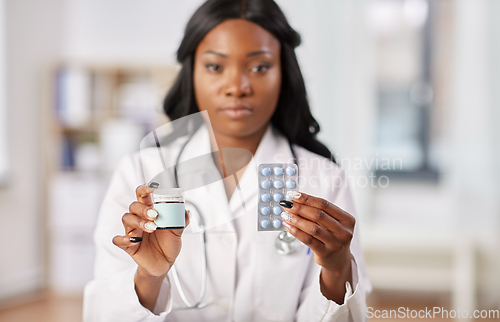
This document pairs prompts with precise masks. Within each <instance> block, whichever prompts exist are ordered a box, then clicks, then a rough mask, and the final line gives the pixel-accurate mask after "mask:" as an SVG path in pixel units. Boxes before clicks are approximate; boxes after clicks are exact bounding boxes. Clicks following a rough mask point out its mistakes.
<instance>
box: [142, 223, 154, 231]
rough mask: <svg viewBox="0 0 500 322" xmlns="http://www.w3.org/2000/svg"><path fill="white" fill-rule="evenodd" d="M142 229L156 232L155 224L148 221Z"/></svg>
mask: <svg viewBox="0 0 500 322" xmlns="http://www.w3.org/2000/svg"><path fill="white" fill-rule="evenodd" d="M144 228H146V229H149V230H156V224H155V223H154V222H152V221H148V222H147V223H145V224H144Z"/></svg>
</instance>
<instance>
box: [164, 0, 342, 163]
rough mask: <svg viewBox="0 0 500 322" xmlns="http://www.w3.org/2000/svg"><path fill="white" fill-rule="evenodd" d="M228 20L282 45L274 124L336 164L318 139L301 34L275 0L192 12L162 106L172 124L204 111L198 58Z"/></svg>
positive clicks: (216, 4) (232, 1) (216, 3)
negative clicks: (247, 24) (252, 26)
mask: <svg viewBox="0 0 500 322" xmlns="http://www.w3.org/2000/svg"><path fill="white" fill-rule="evenodd" d="M228 19H245V20H248V21H251V22H253V23H256V24H258V25H259V26H261V27H262V28H264V29H266V30H267V31H268V32H270V33H271V34H272V35H273V36H274V37H276V38H277V39H278V40H279V42H280V44H281V70H282V81H281V90H280V96H279V99H278V103H277V107H276V111H275V113H274V115H273V116H272V117H271V123H272V124H273V126H274V127H275V128H277V129H278V130H279V131H280V132H281V133H283V135H285V136H286V137H287V138H288V140H289V141H290V143H292V144H297V145H299V146H302V147H304V148H306V149H307V150H309V151H311V152H314V153H316V154H319V155H321V156H324V157H325V158H328V159H330V160H332V161H333V162H335V158H334V156H333V154H332V153H331V152H330V150H329V149H328V148H327V147H326V146H325V145H324V144H322V143H321V142H319V141H318V140H317V139H316V135H317V134H318V132H319V131H320V126H319V124H318V122H316V120H315V119H314V117H313V116H312V114H311V110H310V108H309V103H308V100H307V94H306V87H305V84H304V79H303V77H302V73H301V72H300V68H299V65H298V62H297V57H296V55H295V51H294V49H295V48H296V47H297V46H299V45H300V43H301V39H300V35H299V34H298V33H297V32H296V31H295V30H294V29H292V27H290V25H289V24H288V21H287V20H286V18H285V16H284V14H283V12H282V11H281V9H280V8H279V7H278V5H277V4H276V3H275V2H274V1H273V0H208V1H207V2H205V3H204V4H203V5H202V6H201V7H200V8H198V10H197V11H196V12H195V13H194V14H193V16H192V17H191V19H190V20H189V22H188V24H187V26H186V29H185V31H184V39H183V40H182V42H181V44H180V46H179V49H178V50H177V61H178V62H179V63H181V64H182V68H181V70H180V72H179V74H178V76H177V79H176V80H175V83H174V85H173V86H172V88H171V89H170V91H169V92H168V94H167V96H166V97H165V100H164V102H163V109H164V110H165V113H166V114H167V115H168V117H169V118H170V119H171V120H176V119H179V118H181V117H184V116H187V115H190V114H193V113H197V112H199V109H198V106H197V104H196V99H195V95H194V86H193V70H194V56H195V52H196V48H197V47H198V44H199V43H200V42H201V40H202V39H203V37H204V36H205V35H206V34H207V33H208V32H209V31H210V30H212V29H213V28H214V27H216V26H217V25H218V24H220V23H222V22H223V21H225V20H228Z"/></svg>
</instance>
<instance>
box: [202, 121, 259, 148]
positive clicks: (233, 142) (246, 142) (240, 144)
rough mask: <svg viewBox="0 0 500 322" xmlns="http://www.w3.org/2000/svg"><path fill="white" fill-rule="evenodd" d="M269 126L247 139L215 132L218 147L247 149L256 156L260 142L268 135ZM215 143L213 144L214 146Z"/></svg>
mask: <svg viewBox="0 0 500 322" xmlns="http://www.w3.org/2000/svg"><path fill="white" fill-rule="evenodd" d="M266 130H267V125H266V126H263V127H262V129H259V130H258V131H257V132H255V133H253V134H251V135H248V136H245V137H234V136H228V135H225V134H223V133H219V132H216V131H214V136H215V141H216V143H217V147H218V148H219V149H222V148H240V149H246V150H248V151H250V152H251V153H252V155H255V152H256V151H257V148H258V147H259V143H260V140H262V137H263V136H264V134H265V133H266ZM213 143H214V142H212V144H213Z"/></svg>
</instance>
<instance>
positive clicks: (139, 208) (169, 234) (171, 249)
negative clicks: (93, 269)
mask: <svg viewBox="0 0 500 322" xmlns="http://www.w3.org/2000/svg"><path fill="white" fill-rule="evenodd" d="M156 188H158V183H155V182H152V183H150V184H149V185H146V184H144V185H141V186H139V187H137V189H136V190H135V192H136V196H137V201H134V202H132V203H131V204H130V207H129V212H127V213H125V214H124V215H123V217H122V222H123V226H124V228H125V236H120V235H117V236H115V237H114V238H113V244H115V245H116V246H118V247H120V248H122V249H123V250H125V251H126V252H127V253H128V254H129V255H130V256H131V257H132V258H133V259H134V261H135V262H136V263H137V265H139V267H138V270H139V269H140V270H141V273H143V274H147V275H149V276H151V277H162V276H165V275H166V274H167V273H168V271H169V270H170V268H171V267H172V265H173V264H174V261H175V259H176V258H177V256H179V253H180V251H181V245H182V242H181V236H182V233H183V231H184V229H165V230H156V224H155V223H154V220H155V219H156V217H157V216H158V212H157V211H156V210H155V209H154V208H153V200H152V198H151V193H152V192H153V191H154V189H156ZM188 215H189V210H186V213H185V216H186V226H187V225H188V224H189V216H188ZM141 238H142V241H141ZM134 240H135V242H134Z"/></svg>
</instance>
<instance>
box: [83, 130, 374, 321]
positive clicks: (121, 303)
mask: <svg viewBox="0 0 500 322" xmlns="http://www.w3.org/2000/svg"><path fill="white" fill-rule="evenodd" d="M183 140H184V139H183V138H180V139H178V140H177V141H174V142H172V143H171V144H170V145H169V146H168V147H166V148H162V149H164V150H163V154H164V157H165V160H164V162H165V163H167V164H168V165H173V164H174V163H175V158H176V157H177V154H178V151H179V149H180V146H181V144H182V142H184V141H183ZM153 150H155V149H154V148H153ZM153 150H152V153H151V155H150V156H148V154H147V151H143V155H142V162H141V153H139V152H137V153H135V154H132V155H129V156H127V157H126V158H124V159H123V160H122V161H121V163H120V164H119V166H118V167H117V168H116V170H115V172H114V174H113V177H112V179H111V183H110V186H109V189H108V191H107V193H106V196H105V197H104V201H103V204H102V207H101V210H100V213H99V219H98V223H97V227H96V229H95V233H94V241H95V246H96V262H95V272H94V275H95V276H94V280H92V281H91V282H89V283H88V284H87V285H86V287H85V292H84V312H83V314H84V321H85V322H95V321H103V322H104V321H106V322H109V321H120V322H126V321H148V322H149V321H150V322H154V321H217V322H220V321H238V322H239V321H259V322H262V321H300V322H306V321H307V322H316V321H318V322H319V321H356V322H357V321H365V320H366V317H365V312H366V301H365V297H366V293H367V292H369V291H370V290H371V286H370V283H369V281H368V278H367V276H366V273H365V268H364V259H363V253H362V250H361V247H360V243H359V236H358V229H357V228H356V229H355V232H354V237H353V240H352V243H351V252H352V254H353V258H352V261H351V262H352V274H353V285H354V287H351V285H350V284H349V283H346V289H347V292H346V294H345V301H344V304H342V305H338V304H337V303H335V302H333V301H330V300H328V299H327V298H325V297H324V296H323V295H322V293H321V291H320V280H319V276H320V268H321V267H320V266H319V265H317V264H316V262H315V261H314V255H313V253H312V251H311V252H310V253H309V254H308V249H307V247H305V246H303V247H302V248H301V249H300V250H299V252H297V253H295V254H292V255H286V256H285V255H280V254H278V253H277V252H276V248H275V241H276V237H277V235H278V233H279V232H258V231H257V218H256V217H257V215H256V214H257V212H256V208H252V207H251V206H252V202H253V201H256V202H257V200H258V196H257V195H258V186H257V171H256V168H255V167H256V166H257V165H258V164H260V163H276V162H291V160H292V154H291V151H290V148H289V146H288V142H287V140H286V138H285V137H284V136H283V135H281V134H280V133H279V132H278V131H277V130H275V129H274V128H273V127H272V126H271V125H269V127H268V129H267V131H266V133H265V135H264V136H263V138H262V140H261V142H260V145H259V147H258V149H257V151H256V154H255V156H254V160H253V162H254V163H253V166H252V165H249V166H248V167H247V169H246V170H245V172H244V175H243V176H242V178H241V179H240V182H239V184H240V188H241V193H236V192H235V193H234V194H233V195H232V197H231V199H230V201H229V203H228V200H227V197H226V193H225V190H224V186H223V182H222V181H218V182H215V183H213V184H211V185H210V186H206V187H202V188H200V189H195V190H193V191H191V193H189V192H188V193H186V200H191V201H194V202H196V204H197V205H198V207H201V209H202V213H203V215H204V217H205V218H206V217H210V215H209V214H211V213H212V214H214V213H217V214H218V216H219V217H218V218H223V217H226V218H236V219H234V220H226V221H225V222H223V223H222V224H220V225H217V226H215V227H213V228H210V229H209V230H207V238H206V252H207V265H208V281H207V290H206V295H205V302H208V303H210V304H209V305H208V306H207V307H205V308H203V309H190V310H185V309H184V310H183V309H182V308H183V307H185V305H184V304H183V302H182V300H181V298H180V296H179V292H178V290H177V288H176V286H175V283H174V282H173V281H174V279H173V277H172V271H170V272H169V273H168V275H167V278H165V280H164V281H163V284H162V287H161V290H160V295H159V297H158V301H157V303H156V306H155V308H154V310H153V312H151V311H150V310H148V309H146V308H144V307H143V306H142V305H141V304H140V302H139V300H138V297H137V295H136V293H135V289H134V274H135V271H136V268H137V264H136V263H135V262H134V261H133V260H132V258H131V257H130V256H129V255H128V254H127V253H126V252H125V251H123V250H122V249H120V248H118V247H116V246H115V245H113V243H112V238H113V237H114V236H115V235H123V233H124V229H123V226H122V221H121V217H122V216H123V214H124V213H126V212H128V207H129V205H130V203H132V202H133V201H134V200H135V199H136V196H135V189H136V187H137V186H138V185H140V184H143V183H145V182H148V181H149V180H151V179H152V178H153V176H154V175H155V174H157V173H158V171H159V168H158V165H159V161H158V159H159V158H156V160H154V159H155V158H154V156H153V155H154V153H156V156H158V151H156V152H153ZM210 150H211V147H210V141H209V135H208V131H207V130H206V128H205V126H202V127H201V128H200V130H198V131H197V132H196V134H195V135H194V136H193V138H192V139H191V141H190V142H189V143H188V144H187V146H186V148H185V150H184V151H183V153H182V157H181V161H182V160H188V159H189V158H192V157H196V156H198V155H201V154H203V153H209V152H211V151H210ZM294 150H295V152H296V155H297V158H298V161H299V162H298V163H299V174H300V178H301V179H299V181H300V180H302V178H305V179H306V184H305V185H301V186H300V188H299V189H298V190H299V191H303V192H305V193H308V194H311V195H315V196H318V197H322V198H325V199H327V200H329V201H331V202H333V203H334V204H336V205H337V206H339V207H341V208H343V209H344V210H346V211H347V212H349V213H350V214H352V215H354V216H355V211H354V207H353V200H352V197H351V192H350V190H349V187H348V186H347V185H345V184H339V183H342V182H344V183H345V173H344V171H343V170H341V169H340V168H338V167H337V166H336V165H335V164H334V163H332V162H331V161H330V160H328V159H326V158H323V157H321V156H318V155H317V154H314V153H312V152H310V151H308V150H306V149H304V148H302V147H299V146H294ZM145 152H146V153H145ZM144 153H145V154H144ZM145 156H146V159H148V158H150V159H148V160H149V161H150V162H149V161H145V160H146V159H145V158H144V157H145ZM206 166H214V165H213V163H212V164H211V165H206ZM252 167H253V168H252ZM325 178H328V179H327V180H325ZM332 178H333V179H334V180H333V182H336V183H337V184H336V185H335V187H333V185H332V184H331V183H332V180H331V179H332ZM329 180H330V186H329V187H327V185H328V181H329ZM171 184H172V185H171V186H173V179H172V183H171ZM242 201H245V205H246V208H245V209H246V210H247V212H246V213H245V210H244V209H243V208H242V207H241V205H242ZM256 202H255V203H256ZM186 208H188V209H189V205H188V204H187V205H186ZM192 224H193V225H195V223H194V222H193V221H192V223H191V224H190V226H191V225H192ZM182 242H183V244H182V249H181V253H180V255H179V257H178V258H177V260H176V263H175V265H176V267H177V270H178V272H179V277H180V280H181V285H182V287H183V289H184V292H185V293H186V294H187V296H188V298H189V299H190V300H191V301H192V302H194V301H196V299H197V298H198V295H199V292H200V288H201V269H202V268H201V257H200V256H201V247H202V244H201V243H200V239H199V235H197V234H193V233H189V227H188V228H187V229H186V231H185V232H184V234H183V237H182ZM353 290H354V291H353Z"/></svg>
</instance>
